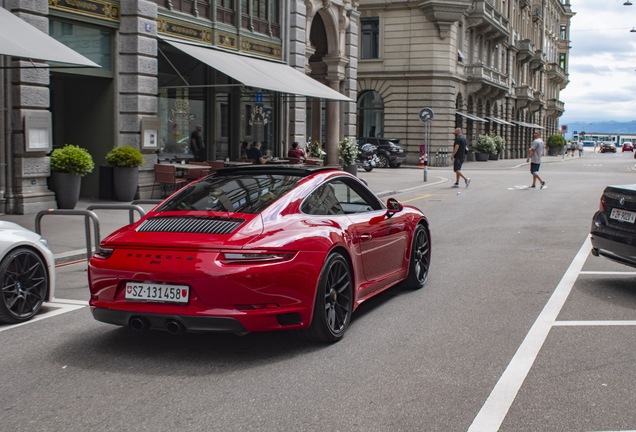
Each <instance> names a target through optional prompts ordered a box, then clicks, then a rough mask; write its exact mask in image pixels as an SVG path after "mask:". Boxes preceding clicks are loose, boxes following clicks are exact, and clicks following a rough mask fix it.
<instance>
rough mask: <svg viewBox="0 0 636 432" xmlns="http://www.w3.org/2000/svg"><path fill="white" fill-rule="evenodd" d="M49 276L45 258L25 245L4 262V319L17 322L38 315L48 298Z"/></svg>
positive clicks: (0, 267) (0, 276) (0, 316)
mask: <svg viewBox="0 0 636 432" xmlns="http://www.w3.org/2000/svg"><path fill="white" fill-rule="evenodd" d="M48 286H49V277H48V272H47V268H46V264H45V262H44V260H43V259H42V257H40V255H39V254H38V253H37V252H35V251H34V250H33V249H29V248H25V247H21V248H17V249H14V250H12V251H11V252H9V253H8V254H7V255H6V256H5V257H4V259H3V260H2V262H1V263H0V289H1V292H0V322H5V323H9V324H17V323H21V322H24V321H28V320H30V319H31V318H33V316H34V315H35V314H37V313H38V312H39V310H40V308H41V307H42V304H43V303H44V300H45V299H46V294H47V290H48Z"/></svg>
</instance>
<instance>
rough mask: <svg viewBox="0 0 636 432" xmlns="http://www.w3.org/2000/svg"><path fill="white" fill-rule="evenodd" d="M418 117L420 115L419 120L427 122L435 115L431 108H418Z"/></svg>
mask: <svg viewBox="0 0 636 432" xmlns="http://www.w3.org/2000/svg"><path fill="white" fill-rule="evenodd" d="M419 117H420V121H421V122H422V123H428V122H430V121H431V120H433V117H435V115H434V113H433V110H432V109H430V108H422V109H421V110H420V114H419Z"/></svg>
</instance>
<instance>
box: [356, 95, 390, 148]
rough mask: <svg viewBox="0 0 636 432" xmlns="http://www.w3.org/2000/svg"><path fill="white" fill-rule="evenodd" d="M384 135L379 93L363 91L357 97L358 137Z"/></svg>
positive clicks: (382, 108) (382, 106)
mask: <svg viewBox="0 0 636 432" xmlns="http://www.w3.org/2000/svg"><path fill="white" fill-rule="evenodd" d="M381 136H384V101H383V100H382V96H381V95H380V93H378V92H376V91H365V92H364V93H362V94H361V95H360V97H359V98H358V137H381Z"/></svg>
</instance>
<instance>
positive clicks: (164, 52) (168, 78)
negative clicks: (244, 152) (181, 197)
mask: <svg viewBox="0 0 636 432" xmlns="http://www.w3.org/2000/svg"><path fill="white" fill-rule="evenodd" d="M160 49H161V53H160V55H159V113H158V116H159V119H160V121H161V148H160V150H158V152H157V153H158V159H159V160H184V159H193V157H194V156H193V155H192V152H191V151H190V136H191V134H192V132H194V131H195V129H196V126H197V125H201V127H202V133H201V134H202V137H203V143H204V153H205V160H218V159H225V158H230V159H237V158H239V157H240V147H241V143H242V142H243V141H247V142H248V143H249V144H250V145H251V144H252V143H254V142H255V141H260V142H261V143H262V147H261V150H262V151H263V153H264V154H272V155H275V152H276V150H277V148H278V145H277V142H276V135H277V134H276V127H275V113H276V101H277V97H276V93H274V92H270V93H265V92H263V93H259V92H257V91H249V90H250V89H245V88H244V87H243V86H242V85H241V84H240V83H237V82H236V81H234V80H233V79H232V78H230V77H228V76H227V75H224V74H222V73H220V72H218V71H216V70H215V69H212V68H210V67H208V66H206V65H205V64H203V63H201V62H199V61H198V60H197V59H195V58H193V57H191V56H189V55H187V54H185V53H182V52H181V51H178V50H176V49H174V48H172V47H171V46H168V45H166V44H161V45H160Z"/></svg>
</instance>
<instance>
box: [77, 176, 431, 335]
mask: <svg viewBox="0 0 636 432" xmlns="http://www.w3.org/2000/svg"><path fill="white" fill-rule="evenodd" d="M430 258H431V243H430V232H429V225H428V221H427V220H426V217H425V216H424V214H422V212H421V211H420V210H418V209H416V208H414V207H404V206H403V205H402V204H401V203H400V202H398V201H397V200H395V199H393V198H390V199H389V200H388V201H387V205H386V206H385V204H384V203H383V202H382V201H380V199H378V198H377V197H376V196H375V195H374V194H373V193H372V192H371V191H370V190H369V189H368V188H367V187H366V186H365V185H364V184H362V183H361V182H360V181H359V180H358V179H357V178H356V177H354V176H352V175H350V174H348V173H346V172H344V171H341V170H337V169H332V168H327V167H293V166H269V165H261V166H250V167H243V168H226V169H222V170H219V171H217V172H216V173H215V174H213V175H210V176H208V177H205V178H203V179H201V180H199V181H197V182H195V183H191V184H190V185H188V186H187V187H185V188H182V189H181V190H179V191H178V192H176V193H175V194H173V195H172V196H170V197H169V198H168V199H166V200H165V201H164V202H163V203H161V204H160V205H158V206H157V207H156V208H154V209H153V210H152V211H151V212H149V213H148V214H147V215H146V216H144V217H143V218H142V219H141V220H139V221H138V222H136V223H134V224H131V225H128V226H126V227H123V228H121V229H119V230H118V231H116V232H114V233H113V234H111V235H110V236H108V237H107V238H105V239H104V240H103V241H102V242H101V245H100V247H99V250H98V251H97V253H96V254H95V255H94V256H93V258H91V260H90V263H89V273H88V275H89V284H90V291H91V300H90V306H91V310H92V313H93V316H94V318H95V319H96V320H99V321H102V322H106V323H110V324H116V325H121V326H129V327H131V328H133V329H135V330H144V329H148V328H155V329H165V330H167V331H168V332H170V333H180V332H183V331H216V332H232V333H245V332H256V331H270V330H297V333H300V335H301V336H303V337H305V338H307V339H312V340H317V341H322V342H335V341H338V340H339V339H340V338H342V336H343V335H344V333H345V331H346V330H347V327H348V326H349V323H350V321H351V314H352V313H353V311H354V310H355V309H356V307H357V306H359V305H360V304H361V303H362V302H363V301H364V300H366V299H368V298H370V297H371V296H373V295H375V294H377V293H379V292H381V291H383V290H385V289H387V288H389V287H391V286H393V285H395V284H397V283H400V282H401V283H403V284H404V285H406V286H409V287H412V288H420V287H422V286H423V285H424V283H425V282H426V278H427V276H428V272H429V264H430Z"/></svg>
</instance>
